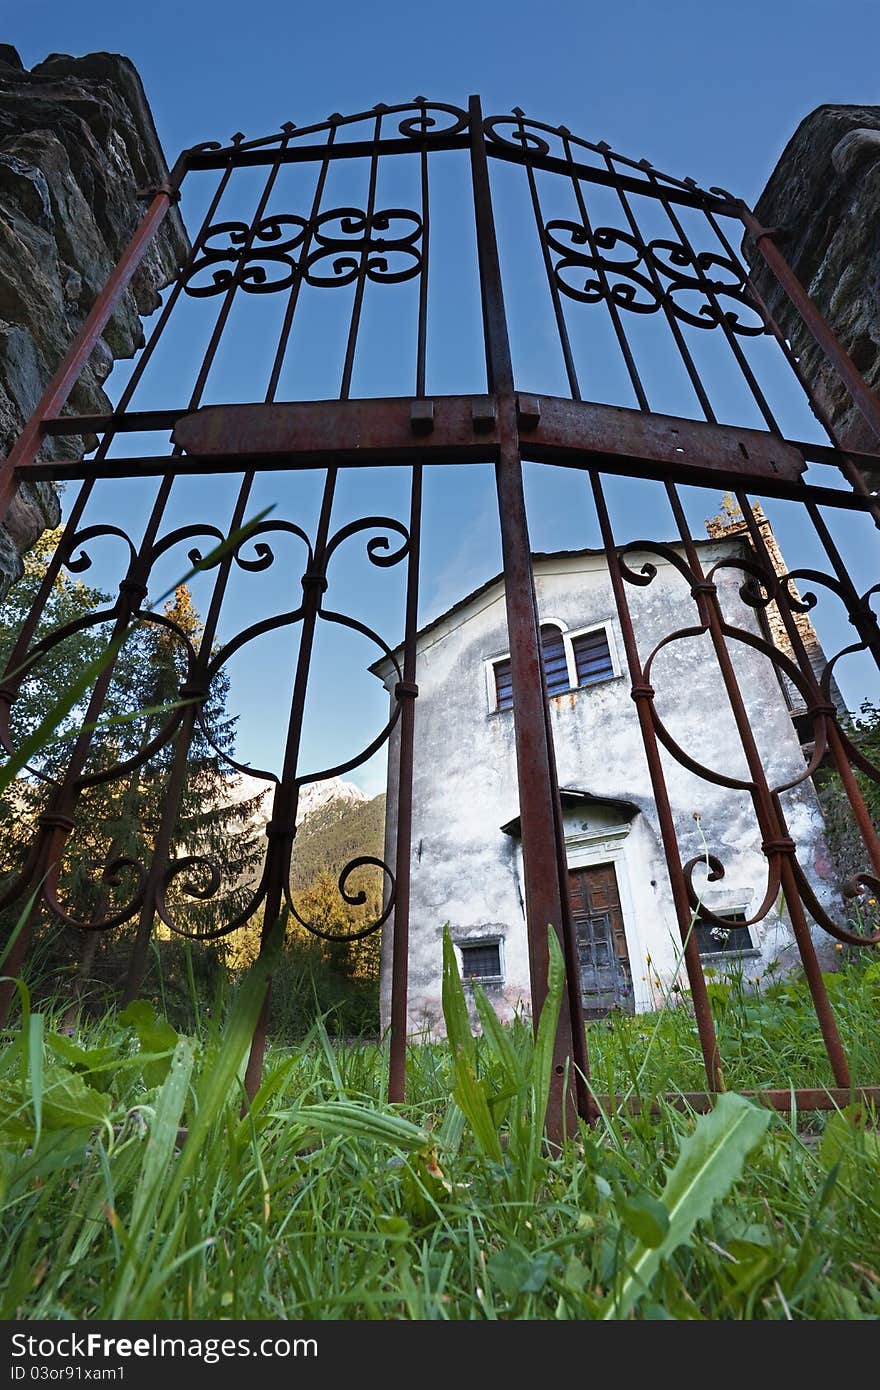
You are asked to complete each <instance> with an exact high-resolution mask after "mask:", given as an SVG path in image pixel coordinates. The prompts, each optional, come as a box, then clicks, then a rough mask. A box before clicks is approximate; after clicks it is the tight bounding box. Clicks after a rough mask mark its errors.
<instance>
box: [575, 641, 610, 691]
mask: <svg viewBox="0 0 880 1390" xmlns="http://www.w3.org/2000/svg"><path fill="white" fill-rule="evenodd" d="M572 646H573V647H574V664H575V667H576V669H577V680H578V685H590V684H592V682H593V681H604V680H607V679H608V677H609V676H613V675H614V666H613V664H612V661H611V650H610V648H609V646H608V634H607V632H606V631H605V629H604V627H600V628H597V630H596V631H595V632H585V633H584V634H583V636H582V637H576V638H575V639H574V642H573V643H572Z"/></svg>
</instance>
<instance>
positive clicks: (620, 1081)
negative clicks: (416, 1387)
mask: <svg viewBox="0 0 880 1390" xmlns="http://www.w3.org/2000/svg"><path fill="white" fill-rule="evenodd" d="M833 979H834V984H833V990H834V1002H835V1007H836V1010H837V1014H838V1017H839V1020H840V1025H841V1031H842V1034H843V1039H844V1045H845V1046H846V1048H847V1050H848V1052H849V1054H850V1056H851V1058H852V1060H853V1064H854V1073H855V1077H856V1080H857V1082H859V1083H870V1082H877V1081H878V1080H880V1042H878V1029H877V1020H878V1010H880V967H878V965H877V964H872V963H871V960H870V958H869V957H868V956H867V954H865V955H864V956H863V957H862V958H858V959H853V960H849V961H846V962H845V963H844V965H843V969H842V970H841V972H840V974H839V975H838V976H835V977H833ZM713 988H715V989H716V1000H715V1005H716V1009H717V1011H718V1015H719V1031H720V1034H721V1041H722V1049H723V1051H724V1053H725V1057H726V1059H727V1061H728V1064H729V1065H728V1084H729V1085H730V1087H731V1090H735V1088H737V1087H740V1088H745V1087H746V1086H749V1087H751V1086H755V1085H759V1086H763V1085H786V1084H789V1083H790V1084H793V1085H798V1084H807V1083H809V1084H811V1085H815V1084H824V1083H827V1084H829V1085H830V1084H831V1077H830V1074H829V1073H828V1071H827V1063H825V1062H823V1057H822V1052H821V1044H818V1045H817V1042H816V1035H817V1029H816V1023H815V1019H814V1017H813V1015H812V1010H811V1008H810V1005H809V1000H808V997H807V996H806V994H805V991H804V988H803V985H802V984H794V983H793V984H789V985H784V986H783V985H779V986H777V985H771V986H770V987H769V988H768V989H766V990H764V991H763V992H761V993H749V992H748V991H746V990H745V989H743V988H742V986H741V985H740V984H737V982H736V981H734V983H733V984H732V985H725V986H721V985H718V984H716V986H714V987H713ZM20 993H21V1002H22V1020H21V1026H20V1027H19V1028H17V1029H16V1030H14V1031H10V1033H8V1034H7V1035H6V1040H5V1043H4V1046H3V1048H2V1052H0V1212H2V1226H3V1239H2V1241H0V1317H3V1318H4V1319H11V1318H26V1319H32V1318H47V1319H57V1318H162V1319H165V1318H207V1319H222V1318H269V1319H274V1318H295V1319H369V1318H379V1319H409V1318H414V1319H427V1318H430V1319H434V1318H440V1319H445V1318H449V1319H459V1318H480V1319H482V1318H504V1319H508V1318H509V1319H537V1318H541V1319H547V1318H551V1319H552V1318H561V1319H592V1318H619V1317H624V1316H635V1317H638V1318H674V1319H691V1318H694V1319H704V1318H708V1319H728V1318H730V1319H739V1318H760V1319H774V1318H777V1319H787V1318H801V1319H804V1318H806V1319H822V1318H837V1319H839V1318H846V1319H850V1318H862V1317H868V1318H871V1317H877V1316H880V1139H878V1133H877V1129H876V1116H874V1117H872V1116H867V1115H865V1114H863V1113H861V1112H859V1111H858V1110H852V1111H844V1112H837V1113H832V1114H831V1116H830V1117H829V1116H822V1115H810V1116H803V1115H802V1116H800V1117H796V1118H794V1119H792V1118H791V1117H783V1116H777V1115H773V1116H770V1115H769V1112H766V1111H763V1110H760V1109H758V1108H757V1107H756V1106H754V1105H752V1104H751V1103H749V1102H748V1101H745V1100H743V1099H742V1098H741V1097H739V1096H737V1095H735V1094H730V1095H728V1096H725V1097H724V1098H723V1099H722V1103H720V1104H719V1106H718V1107H717V1108H716V1110H715V1112H714V1113H713V1115H712V1116H706V1117H701V1118H699V1119H698V1118H697V1117H695V1116H694V1115H693V1114H691V1113H688V1112H687V1111H684V1112H682V1111H680V1110H678V1109H676V1108H674V1107H672V1106H670V1105H667V1104H665V1103H661V1106H660V1111H659V1114H658V1115H656V1116H654V1117H650V1116H648V1115H643V1116H638V1117H636V1116H631V1117H620V1116H608V1115H606V1116H603V1117H601V1118H600V1121H599V1122H598V1124H597V1125H596V1126H595V1127H594V1128H593V1129H592V1130H591V1129H588V1128H586V1127H581V1129H580V1130H579V1132H578V1134H577V1135H574V1136H572V1138H571V1140H570V1141H569V1142H568V1143H567V1144H566V1145H565V1146H564V1148H563V1149H562V1150H561V1151H556V1152H553V1153H548V1152H547V1150H546V1148H545V1146H544V1145H543V1143H542V1142H541V1137H540V1136H541V1120H542V1115H543V1106H544V1104H545V1103H546V1083H547V1077H548V1067H549V1063H550V1058H549V1052H548V1049H547V1039H546V1036H544V1037H542V1036H539V1038H538V1041H537V1044H536V1043H535V1042H534V1041H533V1039H532V1036H531V1030H530V1029H529V1028H527V1027H526V1026H525V1025H522V1024H519V1025H516V1026H514V1027H513V1028H506V1029H501V1028H499V1027H493V1024H492V1020H491V1018H490V1016H489V1014H488V1013H487V1012H486V1004H485V1000H478V1002H479V1004H480V1009H481V1013H482V1015H483V1020H484V1024H483V1026H484V1035H483V1037H481V1038H480V1039H478V1040H473V1041H472V1040H471V1039H470V1032H469V1029H468V1028H467V1020H466V1013H463V1012H462V1007H463V995H462V993H461V985H460V982H459V981H458V978H457V973H456V972H455V971H454V970H453V969H452V965H451V962H448V969H447V978H446V995H447V997H446V1001H445V1002H446V1014H447V1020H448V1024H449V1030H450V1039H451V1041H450V1043H449V1044H433V1045H425V1046H414V1047H413V1048H412V1049H411V1052H410V1058H409V1063H410V1067H409V1101H408V1103H407V1105H406V1106H405V1107H403V1108H402V1109H400V1110H395V1109H394V1108H393V1107H389V1106H388V1105H387V1104H385V1103H384V1102H383V1099H382V1096H383V1090H384V1084H385V1075H386V1069H387V1054H386V1050H385V1049H384V1048H383V1047H380V1046H377V1045H366V1044H365V1045H358V1046H349V1047H344V1046H341V1045H339V1044H336V1043H332V1042H331V1041H330V1039H329V1037H328V1035H327V1032H326V1030H325V1029H324V1027H323V1026H322V1025H321V1024H320V1023H319V1024H317V1025H316V1026H315V1027H314V1028H313V1029H312V1031H311V1033H310V1034H309V1036H308V1037H307V1038H306V1039H305V1041H304V1042H303V1043H302V1044H301V1045H298V1046H297V1047H296V1048H285V1047H283V1046H279V1045H274V1046H272V1047H271V1048H270V1050H269V1053H268V1057H267V1066H266V1073H265V1079H264V1082H263V1086H262V1089H261V1090H260V1092H259V1094H258V1095H257V1097H256V1099H255V1101H254V1104H253V1106H252V1107H251V1108H250V1109H249V1110H247V1111H246V1113H244V1115H242V1113H241V1102H242V1089H241V1076H242V1074H243V1065H244V1061H245V1059H246V1054H247V1045H248V1039H249V1035H250V1029H251V1027H252V1024H253V1019H254V1017H255V1014H256V1010H257V1008H258V1006H259V1000H260V997H261V993H262V979H261V977H260V973H259V971H257V972H256V973H253V972H252V973H251V974H250V975H249V976H248V977H246V978H245V980H244V982H243V983H242V984H240V985H239V987H238V989H237V991H236V992H235V994H234V995H232V996H231V997H230V998H228V999H227V998H224V997H222V991H221V992H220V993H218V997H217V998H215V1000H214V1001H213V1003H212V1004H211V1005H210V1006H209V1007H206V1008H205V1009H203V1010H202V1028H201V1030H200V1032H199V1033H198V1036H194V1037H185V1036H178V1035H176V1034H175V1032H174V1030H173V1029H171V1028H170V1025H168V1024H167V1023H166V1022H164V1021H163V1020H162V1019H159V1018H157V1017H156V1016H155V1015H154V1014H153V1011H152V1009H151V1008H150V1007H149V1006H143V1007H141V1008H137V1009H135V1010H134V1011H132V1012H129V1013H127V1014H124V1015H122V1016H120V1017H114V1016H113V1015H111V1014H108V1015H107V1016H105V1017H104V1018H102V1019H99V1020H97V1021H94V1022H91V1023H88V1024H84V1025H83V1029H82V1031H81V1032H79V1033H77V1034H76V1035H75V1036H73V1037H71V1036H67V1035H65V1034H63V1033H60V1032H59V1031H58V1030H59V1026H60V1020H61V1017H62V1012H63V1010H62V1007H61V1005H60V1004H59V1007H58V1009H57V1010H53V1009H52V1008H51V1007H44V1008H43V1010H42V1012H41V1013H40V1014H36V1013H32V1012H31V1010H30V1004H29V998H28V995H27V992H26V990H25V989H24V988H23V987H22V990H21V992H20ZM556 997H557V995H556V993H555V990H554V989H551V994H550V1001H549V1009H550V1011H551V1013H550V1014H549V1015H548V1025H547V1028H546V1029H545V1034H546V1032H547V1031H549V1025H550V1023H552V1009H553V1007H554V999H555V998H556ZM588 1042H589V1047H590V1055H591V1059H592V1067H593V1075H594V1083H595V1087H596V1090H597V1091H600V1092H605V1091H615V1092H624V1093H628V1094H630V1095H634V1096H638V1097H640V1098H641V1099H642V1100H648V1099H650V1098H651V1097H653V1096H655V1095H657V1094H658V1093H662V1092H664V1091H667V1090H669V1089H679V1090H682V1091H685V1090H689V1089H697V1088H699V1087H700V1086H701V1085H702V1084H703V1081H702V1077H701V1072H700V1065H699V1050H698V1047H697V1042H696V1035H695V1031H694V1027H693V1022H692V1019H691V1018H690V1015H689V1010H688V1009H687V1008H685V1007H681V1008H668V1009H665V1010H664V1011H662V1012H661V1013H659V1014H657V1015H649V1016H642V1017H639V1018H626V1017H616V1018H615V1019H614V1020H613V1021H612V1022H611V1023H607V1022H602V1023H596V1024H592V1025H590V1027H589V1030H588ZM182 1127H185V1130H186V1134H185V1135H181V1134H180V1133H179V1131H180V1130H181V1128H182ZM182 1140H185V1142H182ZM181 1142H182V1146H181Z"/></svg>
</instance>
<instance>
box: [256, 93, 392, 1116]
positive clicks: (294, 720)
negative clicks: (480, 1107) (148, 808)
mask: <svg viewBox="0 0 880 1390" xmlns="http://www.w3.org/2000/svg"><path fill="white" fill-rule="evenodd" d="M381 127H382V116H381V114H380V115H378V116H377V117H376V122H375V127H374V131H373V153H372V156H371V160H370V184H369V191H368V194H367V204H366V209H365V215H364V216H365V220H364V245H363V247H362V250H361V258H360V265H359V267H358V275H357V280H356V282H355V292H354V300H353V303H352V309H351V318H350V320H349V329H348V341H347V343H346V349H345V362H344V364H343V368H342V380H341V384H340V388H339V399H340V400H348V398H349V395H350V392H351V378H352V372H353V370H354V357H355V351H356V348H357V337H358V329H359V327H360V319H361V310H362V308H363V300H364V289H365V286H366V279H367V259H368V257H369V255H370V248H369V242H370V229H371V227H372V222H373V213H374V211H375V206H376V179H377V175H378V170H379V153H378V149H377V148H376V147H377V145H378V142H379V137H380V132H381ZM338 474H339V469H338V467H337V466H335V465H332V464H331V465H330V467H329V468H328V469H327V476H326V479H325V481H324V494H323V497H322V500H321V513H320V517H319V520H318V529H317V532H316V535H315V550H314V560H313V567H312V570H311V571H310V572H308V573H306V574H304V575H303V578H302V586H303V603H302V631H301V633H300V641H299V651H298V653H297V660H296V675H295V677H294V684H293V696H292V699H291V708H290V718H289V721H288V726H287V743H286V746H285V750H284V765H283V767H282V771H281V781H280V782H279V783H278V785H277V786H276V788H275V795H274V798H273V802H272V819H271V820H270V821H269V824H268V826H267V827H266V832H267V834H268V836H269V849H268V853H267V856H266V885H267V890H266V903H265V907H264V909H263V930H262V937H261V941H260V949H261V951H262V949H263V948H264V947H265V944H266V941H267V940H268V937H269V934H270V932H271V931H272V929H273V927H274V926H275V924H276V922H277V921H278V919H279V916H280V913H281V908H282V904H283V903H284V901H285V898H286V894H287V892H289V875H290V861H291V855H292V852H293V841H294V838H295V836H296V815H297V809H298V806H299V782H298V781H297V771H298V765H299V752H300V743H301V739H302V727H303V718H304V716H305V705H306V692H307V689H308V682H309V670H310V666H311V660H312V649H313V647H314V641H315V631H316V628H317V624H318V616H319V614H320V611H321V599H322V595H323V593H324V591H325V590H326V588H327V577H326V573H325V565H326V549H327V541H328V539H329V536H330V520H331V516H332V512H333V500H334V497H335V493H336V482H337V478H338ZM270 987H271V982H270V983H269V984H267V986H266V993H265V996H264V999H263V1004H262V1008H261V1010H260V1015H259V1018H258V1019H257V1023H256V1026H255V1028H254V1033H253V1037H252V1039H251V1049H250V1054H249V1056H248V1061H247V1068H246V1070H245V1079H244V1086H245V1094H246V1095H247V1097H248V1099H249V1100H252V1099H253V1097H254V1096H255V1095H256V1093H257V1090H258V1089H259V1085H260V1079H261V1077H262V1073H263V1057H264V1055H265V1051H266V1023H267V1020H268V1013H269V991H270Z"/></svg>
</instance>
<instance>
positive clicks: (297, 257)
mask: <svg viewBox="0 0 880 1390" xmlns="http://www.w3.org/2000/svg"><path fill="white" fill-rule="evenodd" d="M291 228H292V229H293V230H292V232H291V231H290V230H289V229H291ZM422 230H423V229H422V220H421V218H420V217H419V216H418V214H417V213H415V212H411V211H410V210H409V209H407V208H384V209H380V210H378V211H374V212H373V213H372V214H370V215H369V216H368V214H367V213H366V212H364V211H363V210H362V209H360V208H354V207H344V208H332V209H330V210H329V211H327V212H322V213H320V214H319V215H318V216H317V217H316V218H314V220H313V221H311V222H308V221H306V220H304V219H303V218H301V217H297V216H295V215H293V214H285V215H284V216H279V215H273V216H271V217H264V218H262V219H261V220H260V221H259V222H258V223H256V225H255V226H254V227H248V226H247V224H246V223H244V222H215V223H214V224H213V225H212V226H210V227H209V228H208V229H207V232H206V234H205V237H204V239H203V242H202V245H201V248H200V250H201V253H202V254H201V255H200V256H199V257H198V258H197V259H196V261H195V262H194V264H193V266H192V269H191V270H190V272H189V275H188V276H187V279H186V282H185V285H184V289H185V290H186V293H187V294H189V295H192V296H193V297H195V298H197V299H205V298H209V297H210V296H212V295H216V294H223V293H225V292H226V291H227V290H228V289H229V287H230V286H231V285H232V284H233V283H234V282H235V280H236V276H237V277H238V285H239V287H240V288H241V289H242V290H244V291H245V293H247V294H272V293H273V292H274V291H276V290H285V289H290V288H291V286H292V285H293V284H294V283H295V282H296V281H297V279H298V278H301V279H302V280H303V281H304V282H305V283H306V284H309V285H314V286H316V287H322V288H323V287H339V286H342V285H350V284H352V282H353V281H354V280H356V279H357V277H358V275H359V273H360V270H361V266H362V265H363V268H364V272H365V274H366V276H367V279H369V280H374V281H376V282H377V283H380V284H399V283H400V282H402V281H404V280H410V279H412V278H413V276H416V275H418V274H419V272H420V271H421V268H422V250H421V240H422ZM208 277H209V278H208Z"/></svg>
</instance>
